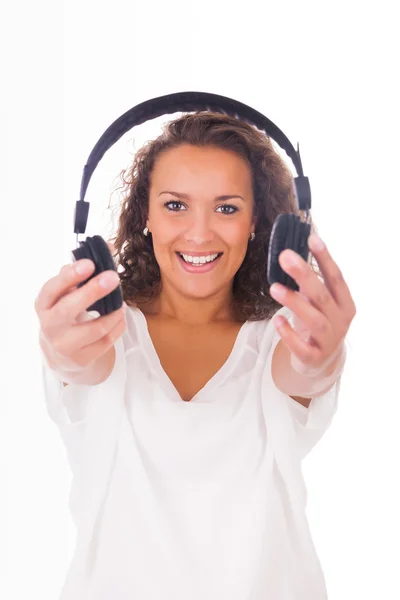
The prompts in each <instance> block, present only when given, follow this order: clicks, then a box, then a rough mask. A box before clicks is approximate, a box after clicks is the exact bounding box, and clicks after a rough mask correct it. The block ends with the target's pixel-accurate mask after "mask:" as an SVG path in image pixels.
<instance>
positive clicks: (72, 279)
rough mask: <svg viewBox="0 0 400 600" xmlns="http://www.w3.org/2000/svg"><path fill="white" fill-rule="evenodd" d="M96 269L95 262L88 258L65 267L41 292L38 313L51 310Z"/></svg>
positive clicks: (36, 303)
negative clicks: (80, 270)
mask: <svg viewBox="0 0 400 600" xmlns="http://www.w3.org/2000/svg"><path fill="white" fill-rule="evenodd" d="M77 269H82V272H81V273H79V272H78V270H77ZM94 269H95V265H94V262H93V261H91V260H89V259H87V258H84V259H82V260H78V261H76V263H74V264H72V265H64V266H63V267H62V268H61V269H60V272H59V274H58V275H56V276H55V277H52V278H51V279H49V281H47V282H46V283H45V284H44V285H43V287H42V288H41V290H40V291H39V294H38V295H37V297H36V300H35V310H36V312H37V313H38V314H39V312H40V311H43V310H49V309H51V308H52V307H53V306H54V305H55V304H56V303H57V302H58V300H59V299H60V298H61V297H62V296H63V295H64V294H65V293H67V291H68V290H70V289H71V288H72V287H74V286H77V285H78V283H81V282H82V281H85V280H86V279H87V278H88V277H90V275H92V273H93V272H94Z"/></svg>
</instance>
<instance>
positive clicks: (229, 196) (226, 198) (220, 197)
mask: <svg viewBox="0 0 400 600" xmlns="http://www.w3.org/2000/svg"><path fill="white" fill-rule="evenodd" d="M161 194H171V195H172V196H176V197H177V198H183V199H185V200H189V198H190V196H189V195H188V194H182V193H181V192H171V191H165V192H160V193H159V194H158V195H159V196H161ZM232 198H240V199H241V200H243V201H245V200H244V198H243V196H239V195H238V194H234V195H231V194H225V195H224V196H217V197H216V198H215V201H216V202H220V201H221V200H231V199H232Z"/></svg>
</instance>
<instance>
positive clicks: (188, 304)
mask: <svg viewBox="0 0 400 600" xmlns="http://www.w3.org/2000/svg"><path fill="white" fill-rule="evenodd" d="M137 306H138V308H140V309H141V310H142V312H143V313H144V314H148V315H153V316H159V317H166V318H170V319H176V320H177V321H179V322H180V323H181V324H182V325H184V324H186V325H207V324H209V323H211V322H213V321H214V322H215V321H232V322H236V321H239V320H240V319H239V318H238V316H237V314H236V312H235V309H234V302H233V296H232V293H231V292H227V291H224V292H221V293H219V294H216V295H215V296H212V297H208V298H193V297H188V296H183V295H182V294H180V293H179V292H177V291H176V290H169V289H166V288H165V287H164V288H162V289H161V291H160V294H159V295H158V296H157V297H155V298H152V299H151V300H150V301H148V302H146V303H140V302H138V303H137Z"/></svg>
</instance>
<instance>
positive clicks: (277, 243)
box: [267, 213, 311, 291]
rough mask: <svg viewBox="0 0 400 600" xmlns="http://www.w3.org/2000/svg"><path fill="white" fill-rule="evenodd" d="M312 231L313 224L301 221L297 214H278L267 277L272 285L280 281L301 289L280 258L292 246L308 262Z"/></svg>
mask: <svg viewBox="0 0 400 600" xmlns="http://www.w3.org/2000/svg"><path fill="white" fill-rule="evenodd" d="M310 233H311V225H310V224H309V223H304V222H303V221H301V220H300V217H298V216H297V215H294V214H291V213H282V214H280V215H278V217H277V218H276V220H275V222H274V224H273V227H272V231H271V237H270V240H269V249H268V269H267V279H268V283H269V284H270V285H272V284H273V283H275V282H278V283H281V284H283V285H285V286H286V287H288V288H289V289H292V290H294V291H298V290H299V286H298V285H297V283H296V281H295V280H294V279H293V278H292V277H290V275H288V274H287V273H285V271H284V270H283V269H282V268H281V266H280V264H279V261H278V258H279V255H280V253H281V252H282V251H283V250H286V249H287V248H290V249H291V250H294V251H295V252H297V254H300V256H301V257H302V258H303V259H304V260H305V261H306V262H308V258H309V249H308V238H309V236H310Z"/></svg>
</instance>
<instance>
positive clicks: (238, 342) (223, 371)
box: [133, 308, 252, 404]
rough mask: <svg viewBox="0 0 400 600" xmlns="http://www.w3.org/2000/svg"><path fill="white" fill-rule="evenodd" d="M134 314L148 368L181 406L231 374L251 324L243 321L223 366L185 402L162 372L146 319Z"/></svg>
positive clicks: (192, 400)
mask: <svg viewBox="0 0 400 600" xmlns="http://www.w3.org/2000/svg"><path fill="white" fill-rule="evenodd" d="M133 310H134V314H135V315H137V319H136V321H137V324H138V332H139V338H140V346H141V347H142V349H143V350H144V352H145V355H146V358H147V360H148V362H149V364H150V367H151V368H152V370H153V371H154V373H155V374H156V376H157V377H158V379H159V382H160V385H161V386H162V388H163V389H164V391H165V392H166V393H167V394H168V395H169V396H170V398H172V399H173V400H174V401H179V402H180V403H181V404H191V403H192V402H194V401H197V399H198V398H199V397H200V396H202V395H203V394H204V393H205V392H210V390H211V389H213V388H215V387H216V386H217V385H219V384H221V383H222V381H223V380H224V379H225V378H226V377H227V376H228V375H229V374H230V373H231V371H232V370H233V369H234V366H235V365H236V363H237V361H238V358H239V357H240V353H241V352H242V350H243V344H242V342H243V338H244V336H245V334H246V332H247V331H248V329H249V326H250V325H251V324H252V322H251V321H245V322H244V323H243V324H242V326H241V327H240V329H239V331H238V333H237V336H236V339H235V342H234V344H233V346H232V350H231V352H230V354H229V356H228V358H227V359H226V361H225V362H224V364H223V365H222V366H221V367H220V369H218V371H217V372H216V373H215V374H214V375H213V376H212V377H211V379H209V380H208V381H207V383H205V385H204V386H203V387H202V388H201V389H200V390H199V391H198V392H197V393H196V394H195V395H194V396H193V398H191V400H190V401H185V400H183V399H182V397H181V395H180V394H179V392H178V390H177V389H176V387H175V386H174V384H173V383H172V381H171V379H170V378H169V376H168V375H167V373H166V371H165V370H164V368H163V366H162V364H161V361H160V358H159V356H158V354H157V351H156V349H155V346H154V344H153V340H152V339H151V335H150V331H149V327H148V323H147V319H146V317H145V315H144V313H143V312H142V311H141V310H140V309H139V308H134V309H133Z"/></svg>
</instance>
